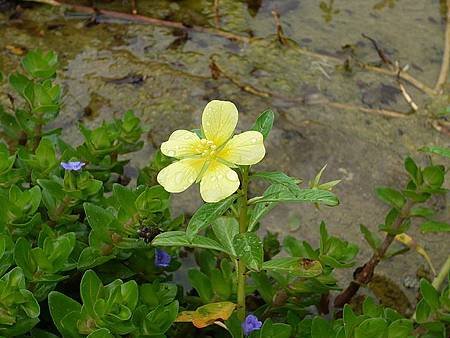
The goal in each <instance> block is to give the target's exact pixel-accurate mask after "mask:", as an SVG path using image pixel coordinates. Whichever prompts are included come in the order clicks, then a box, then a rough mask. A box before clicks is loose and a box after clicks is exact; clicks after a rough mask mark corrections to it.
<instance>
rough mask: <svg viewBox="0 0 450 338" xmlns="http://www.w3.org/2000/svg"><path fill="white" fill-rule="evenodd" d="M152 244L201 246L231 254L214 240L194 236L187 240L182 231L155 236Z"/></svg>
mask: <svg viewBox="0 0 450 338" xmlns="http://www.w3.org/2000/svg"><path fill="white" fill-rule="evenodd" d="M152 245H153V246H185V247H188V248H202V249H212V250H217V251H222V252H225V253H227V254H229V255H233V253H232V252H228V251H227V249H225V248H224V247H223V246H221V245H220V244H219V243H217V242H216V241H215V240H213V239H211V238H208V237H204V236H199V235H197V236H195V237H194V238H193V239H192V241H189V240H188V238H187V236H186V233H185V232H184V231H168V232H164V233H162V234H159V235H158V236H156V237H155V238H154V239H153V241H152Z"/></svg>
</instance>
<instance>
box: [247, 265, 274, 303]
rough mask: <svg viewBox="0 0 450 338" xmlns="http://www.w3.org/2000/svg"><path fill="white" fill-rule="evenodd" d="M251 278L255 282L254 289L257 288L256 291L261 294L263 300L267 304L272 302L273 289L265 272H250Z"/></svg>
mask: <svg viewBox="0 0 450 338" xmlns="http://www.w3.org/2000/svg"><path fill="white" fill-rule="evenodd" d="M263 269H264V263H263ZM251 278H252V281H253V283H254V284H255V288H256V290H258V293H259V294H260V295H261V297H262V298H263V299H264V301H265V302H266V303H267V304H272V301H273V296H274V295H275V290H274V287H273V285H272V281H271V279H270V278H269V277H268V276H267V273H266V272H265V271H262V272H252V273H251Z"/></svg>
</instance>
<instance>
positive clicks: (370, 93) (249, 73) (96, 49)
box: [0, 0, 450, 295]
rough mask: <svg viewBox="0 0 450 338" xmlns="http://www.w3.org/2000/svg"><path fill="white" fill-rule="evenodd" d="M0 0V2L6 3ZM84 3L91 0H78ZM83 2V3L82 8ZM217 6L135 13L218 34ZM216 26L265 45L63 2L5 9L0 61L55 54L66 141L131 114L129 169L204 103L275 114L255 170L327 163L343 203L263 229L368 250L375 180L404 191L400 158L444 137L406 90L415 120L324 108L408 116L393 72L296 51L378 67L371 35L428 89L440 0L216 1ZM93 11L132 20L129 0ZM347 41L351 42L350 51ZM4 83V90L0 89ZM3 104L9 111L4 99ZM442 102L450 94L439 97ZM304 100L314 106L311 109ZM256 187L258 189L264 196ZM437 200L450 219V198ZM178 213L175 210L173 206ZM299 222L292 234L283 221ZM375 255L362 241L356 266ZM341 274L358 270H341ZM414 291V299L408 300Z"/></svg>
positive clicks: (396, 274) (191, 194) (0, 19)
mask: <svg viewBox="0 0 450 338" xmlns="http://www.w3.org/2000/svg"><path fill="white" fill-rule="evenodd" d="M0 3H1V1H0ZM78 3H83V2H81V1H80V2H78ZM85 3H86V2H85ZM212 3H213V1H206V0H198V1H194V0H190V1H187V0H186V1H172V2H170V1H163V0H159V1H143V0H141V1H138V6H139V13H140V14H142V15H149V16H154V17H159V18H165V19H170V20H178V21H183V22H185V23H188V24H195V25H200V26H214V22H215V18H214V11H213V7H212ZM219 3H220V6H219V13H220V24H221V28H222V29H224V30H227V31H232V32H235V33H238V34H241V35H251V36H255V37H258V38H260V39H257V40H256V41H254V42H252V43H250V44H243V43H238V42H233V41H230V40H227V39H224V38H222V37H218V36H212V35H210V34H205V33H193V32H189V33H188V34H186V33H184V32H182V31H179V30H174V29H169V28H163V27H154V26H148V25H140V24H130V23H126V22H117V21H111V20H105V19H101V20H100V23H99V24H93V25H91V24H88V22H89V17H88V16H86V15H83V16H79V15H74V14H73V13H72V14H67V13H66V15H64V12H63V11H62V10H61V9H59V8H52V7H49V6H37V5H36V6H32V7H31V8H29V9H25V10H23V11H21V13H20V15H15V16H14V17H13V18H10V16H11V14H12V13H13V11H12V10H9V11H4V12H2V13H0V67H1V68H2V69H3V70H4V71H5V73H9V72H10V71H12V70H13V69H15V68H16V67H17V65H18V63H19V61H20V56H19V55H17V54H20V53H21V51H24V50H27V49H33V48H42V49H53V50H55V51H57V52H58V54H59V56H60V59H61V62H62V65H63V69H62V70H61V71H60V73H59V78H60V81H61V83H62V85H63V87H64V91H65V93H66V95H65V101H64V108H63V110H62V112H61V116H60V118H59V120H58V122H57V124H58V125H60V126H63V127H64V134H65V136H66V137H67V138H69V139H70V140H72V141H73V142H77V140H78V139H79V134H78V131H77V128H76V123H77V122H78V121H83V122H86V123H88V124H91V125H97V124H99V123H100V122H101V121H102V120H104V119H108V118H110V117H111V116H120V115H121V114H122V113H123V112H125V111H126V110H128V109H133V110H134V111H135V112H136V113H137V114H138V115H139V116H140V117H141V118H142V119H143V121H144V122H145V124H147V125H149V126H150V128H151V131H150V133H149V136H148V138H147V141H148V142H146V146H145V148H144V149H143V150H142V151H141V152H139V153H138V154H136V156H134V157H133V161H132V165H134V166H144V165H145V164H146V163H147V162H148V159H149V158H150V156H151V154H152V153H153V151H154V149H155V147H157V146H158V145H159V144H160V143H161V142H163V141H164V140H165V139H166V138H167V137H168V135H169V134H170V132H171V131H173V130H174V129H179V128H184V129H188V128H194V127H197V126H198V125H199V123H200V116H201V111H202V108H203V106H204V105H205V104H206V103H207V102H208V101H209V100H211V99H213V98H221V99H228V100H231V101H233V102H235V103H236V104H237V105H238V107H239V110H240V111H241V116H240V117H241V120H240V125H239V127H240V128H241V129H245V128H247V127H248V126H249V125H250V124H251V123H252V121H253V120H254V119H255V117H256V116H257V115H258V114H259V113H260V112H261V111H263V110H264V109H266V108H268V107H270V108H272V109H274V110H275V111H276V112H277V113H278V118H277V121H276V125H275V127H274V130H273V131H272V134H271V137H270V140H269V141H268V144H267V150H268V151H267V156H266V161H265V162H264V164H262V165H260V166H259V169H268V170H277V169H281V170H284V171H285V172H287V173H288V174H290V175H292V176H297V177H300V178H303V179H304V180H305V181H307V180H309V179H311V178H312V177H313V176H314V175H315V173H316V172H317V171H318V170H319V169H320V168H321V167H322V166H323V165H324V164H325V163H328V168H327V171H326V173H325V177H324V179H325V180H332V179H342V180H343V181H342V183H341V184H340V185H339V186H338V187H337V188H336V193H337V194H338V196H339V197H340V199H341V205H340V206H339V207H337V208H333V209H330V208H322V209H321V210H315V209H314V208H313V207H311V206H307V207H305V206H299V205H289V206H284V207H280V208H278V209H276V210H275V211H274V212H273V213H272V214H271V216H269V217H268V218H267V219H266V220H265V222H264V226H265V228H266V229H269V230H271V231H278V232H280V236H281V237H283V235H285V234H287V233H290V234H292V235H295V236H297V237H299V238H303V239H307V240H311V241H313V242H317V237H318V225H319V223H320V221H321V220H325V221H326V222H327V223H328V226H329V230H330V232H332V233H334V234H340V235H341V236H342V237H344V238H346V239H347V240H349V241H353V242H358V243H362V242H363V239H362V235H360V233H359V230H358V228H359V224H361V223H363V224H365V225H366V226H368V227H369V228H371V229H376V227H377V226H378V224H379V223H381V222H382V221H383V218H384V214H385V212H386V211H387V208H386V207H385V206H384V205H383V204H382V203H381V202H379V201H378V200H377V199H376V198H375V196H374V193H373V190H374V188H375V187H376V186H379V185H388V186H394V187H395V186H397V187H400V186H401V184H402V183H403V182H405V180H406V177H405V175H404V173H403V169H402V163H403V159H404V157H405V156H406V155H409V154H410V155H413V156H417V158H419V159H421V161H422V163H425V162H424V161H426V158H425V157H424V156H421V155H419V154H418V153H417V149H418V148H419V147H421V146H424V145H430V144H440V145H449V144H450V142H449V139H448V137H447V136H445V135H443V134H441V133H439V132H437V131H436V130H435V129H433V128H432V127H431V125H430V123H429V120H428V119H427V116H428V115H429V113H430V112H429V110H427V109H425V108H424V107H427V104H429V103H430V100H429V98H428V97H427V96H426V95H424V94H423V93H421V92H420V91H418V90H416V89H415V88H414V87H411V86H407V90H408V92H409V93H410V94H411V96H412V97H413V99H414V101H415V102H416V103H417V104H418V105H419V106H420V107H421V108H420V109H419V111H418V112H417V113H415V114H413V115H412V116H411V117H408V118H399V119H387V118H385V117H381V116H379V115H376V114H368V113H364V112H360V111H358V110H345V109H344V110H342V109H341V110H338V109H332V108H330V107H327V106H326V105H324V102H327V101H334V102H339V103H346V104H351V105H356V106H364V107H368V108H374V109H378V108H385V109H392V110H399V111H405V112H407V111H409V110H410V107H409V106H408V104H407V103H406V102H405V100H404V99H403V97H402V95H401V94H400V92H399V90H398V84H397V82H396V81H395V79H394V78H392V77H389V76H384V75H379V74H374V73H369V72H366V71H361V70H359V69H358V68H357V67H353V71H352V72H345V71H343V70H342V67H337V66H336V64H334V63H332V62H330V61H329V60H327V59H323V58H313V57H309V56H306V55H304V54H302V53H299V51H298V48H297V47H294V46H293V45H297V46H300V47H302V48H303V47H304V48H307V49H308V50H311V51H316V52H320V53H324V54H326V55H333V56H337V57H341V58H344V57H345V54H344V53H345V52H344V49H345V50H347V51H348V50H349V49H352V50H353V53H354V55H355V56H356V57H357V58H358V59H359V60H363V61H364V62H365V63H368V64H374V65H378V64H379V63H380V60H379V57H378V55H377V53H376V51H375V50H374V48H373V46H372V45H371V43H370V42H369V41H368V40H367V39H365V38H363V37H362V36H361V34H362V33H365V34H367V35H368V36H370V37H372V38H374V39H376V40H377V41H378V43H379V44H380V46H382V48H383V49H384V50H385V51H386V53H387V55H388V56H389V57H390V58H391V59H392V60H397V61H399V62H400V64H402V65H405V64H409V65H410V70H409V72H410V73H411V74H412V75H413V76H415V77H417V78H419V79H420V80H422V81H423V82H425V83H426V84H428V85H429V86H433V83H434V81H435V80H436V78H437V75H438V72H439V68H440V63H441V57H442V45H443V35H444V33H443V11H442V4H443V1H437V0H432V1H417V0H364V1H360V0H335V1H332V0H325V1H313V0H303V1H300V0H285V1H275V0H260V1H258V0H253V1H248V2H246V1H235V0H220V2H219ZM96 4H97V5H98V6H99V7H105V8H108V9H113V10H118V11H124V12H129V10H130V9H129V4H128V2H127V1H112V2H110V3H108V4H104V3H102V2H101V1H97V3H96ZM272 10H276V11H277V12H278V13H279V14H280V16H281V24H282V27H283V29H284V33H285V35H286V36H287V37H288V38H289V39H290V40H291V41H290V46H289V47H286V46H282V45H280V44H279V42H278V41H277V38H276V34H275V24H274V20H273V16H272V14H271V11H272ZM344 46H347V48H343V47H344ZM212 56H214V58H215V60H216V62H217V64H219V65H220V67H221V68H223V69H225V70H226V72H227V73H228V74H230V75H231V76H232V77H233V79H235V80H236V81H237V82H239V83H240V84H242V85H251V86H253V87H255V88H258V89H259V90H260V91H262V92H271V93H277V95H279V96H283V97H289V98H294V99H295V100H296V101H295V100H291V101H287V100H284V99H280V98H264V97H259V96H257V95H254V94H251V93H248V92H246V91H244V90H242V89H241V88H240V87H239V86H237V85H236V84H234V83H232V82H231V81H230V80H229V79H226V78H223V77H221V78H219V79H218V80H214V79H213V78H212V77H211V73H210V69H209V64H210V58H211V57H212ZM6 88H7V87H6V86H3V87H2V88H1V89H2V92H3V89H4V90H7V89H6ZM1 100H2V101H4V103H5V104H7V103H6V97H5V95H2V96H1ZM445 100H447V102H448V97H444V101H445ZM305 103H307V104H305ZM260 189H261V187H256V188H255V189H254V191H253V192H254V193H256V192H258V191H260ZM197 197H198V192H197V189H196V188H193V189H190V190H189V191H188V192H186V193H184V194H181V195H179V196H176V197H175V198H174V200H175V205H176V206H177V210H179V211H184V212H188V213H191V212H193V211H194V210H195V207H196V206H197V205H198V204H199V203H200V202H198V203H197V202H192V201H193V200H197V201H199V199H198V198H197ZM433 203H434V204H435V205H436V206H438V207H440V208H441V209H442V217H443V218H447V219H448V210H449V202H448V198H444V197H443V198H441V199H436V200H435V201H433ZM178 207H179V208H178ZM292 219H299V220H300V227H299V229H297V230H295V231H293V232H290V230H289V227H288V226H286V224H287V223H288V222H289V221H290V220H292ZM410 234H411V235H412V236H413V237H414V238H415V239H417V240H418V241H419V242H420V243H421V244H422V245H423V246H424V247H425V248H426V249H427V250H428V251H429V252H430V254H431V256H432V257H433V262H434V263H435V265H436V266H439V265H440V264H441V263H442V262H443V260H444V258H445V256H446V255H447V254H448V253H449V245H448V243H449V236H442V235H427V236H422V235H421V234H420V233H419V232H418V231H417V228H414V227H412V229H411V230H410ZM369 255H370V250H369V249H368V247H367V246H366V245H362V248H361V253H360V256H359V259H360V260H361V262H362V261H363V260H364V259H366V258H367V257H368V256H369ZM421 264H425V263H424V261H423V260H422V259H421V258H420V257H418V256H417V255H416V254H415V253H413V252H410V253H408V254H406V255H404V256H401V257H397V258H395V259H393V260H391V261H388V262H383V263H382V264H381V265H380V267H379V269H378V272H382V273H385V274H388V275H389V276H390V277H391V278H393V280H394V281H396V282H397V283H398V284H401V283H402V281H403V280H404V279H405V278H406V277H409V276H415V272H416V270H417V267H418V266H419V265H421ZM345 274H346V276H348V277H349V276H350V275H351V271H350V270H349V271H347V272H345ZM410 295H413V293H410Z"/></svg>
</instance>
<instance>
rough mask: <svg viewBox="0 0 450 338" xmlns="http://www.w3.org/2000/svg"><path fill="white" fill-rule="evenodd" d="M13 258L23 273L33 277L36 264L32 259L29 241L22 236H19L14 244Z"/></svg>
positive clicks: (30, 277) (29, 277)
mask: <svg viewBox="0 0 450 338" xmlns="http://www.w3.org/2000/svg"><path fill="white" fill-rule="evenodd" d="M14 260H15V261H16V264H17V266H19V267H21V268H22V270H23V273H24V275H25V276H26V277H27V278H28V279H33V275H34V273H35V272H36V269H37V265H36V262H35V261H34V259H33V255H32V252H31V245H30V242H28V240H26V239H25V238H23V237H21V238H19V239H18V240H17V242H16V245H15V246H14Z"/></svg>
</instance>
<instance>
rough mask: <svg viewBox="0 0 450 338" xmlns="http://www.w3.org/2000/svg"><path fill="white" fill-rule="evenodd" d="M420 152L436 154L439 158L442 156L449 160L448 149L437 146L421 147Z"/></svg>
mask: <svg viewBox="0 0 450 338" xmlns="http://www.w3.org/2000/svg"><path fill="white" fill-rule="evenodd" d="M420 151H423V152H426V153H429V154H437V155H440V156H444V157H447V158H450V148H444V147H438V146H429V147H423V148H421V149H420Z"/></svg>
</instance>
